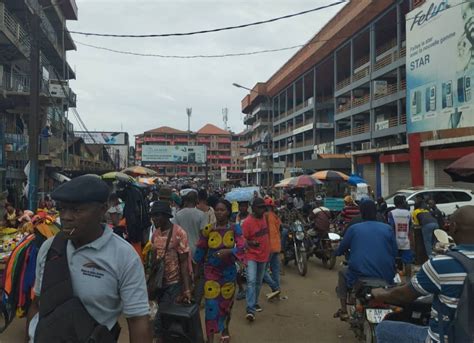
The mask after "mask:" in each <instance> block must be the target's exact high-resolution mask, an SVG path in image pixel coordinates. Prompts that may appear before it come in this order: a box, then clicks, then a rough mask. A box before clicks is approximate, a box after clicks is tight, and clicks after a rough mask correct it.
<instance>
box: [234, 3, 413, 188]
mask: <svg viewBox="0 0 474 343" xmlns="http://www.w3.org/2000/svg"><path fill="white" fill-rule="evenodd" d="M411 8H412V4H411V1H410V0H378V1H372V0H361V1H351V2H349V3H348V4H347V5H346V6H345V7H343V8H342V9H341V11H340V12H339V13H338V14H337V15H336V16H335V17H333V18H332V19H331V20H330V21H329V22H328V23H327V24H326V25H325V27H324V28H323V29H322V30H321V31H320V32H319V33H317V34H316V35H315V36H314V37H313V38H312V39H311V40H310V41H309V42H308V43H307V44H306V46H305V47H303V48H302V49H301V50H300V51H298V52H297V53H296V54H295V55H294V56H293V57H292V58H291V59H290V60H289V61H288V62H286V63H285V64H284V65H283V66H282V67H281V68H280V69H279V70H278V71H277V72H276V73H275V74H274V75H273V76H272V77H271V78H270V79H269V80H268V81H267V82H266V83H264V84H261V83H259V84H257V85H256V86H255V87H254V89H253V90H252V92H251V93H250V94H248V95H247V96H246V97H245V98H244V99H243V100H242V110H243V112H244V113H253V111H254V109H258V108H259V107H258V106H260V105H264V104H265V103H267V102H268V101H267V100H266V99H267V98H271V102H272V108H271V118H272V121H273V155H272V157H273V171H274V174H275V175H274V177H275V179H279V178H281V174H282V173H285V172H294V171H303V170H305V169H310V170H324V169H338V170H345V171H351V169H352V170H353V171H355V172H359V173H361V174H362V175H363V176H364V178H366V179H367V181H368V182H369V183H370V184H371V185H372V187H373V188H374V190H375V191H376V193H377V194H379V195H380V194H384V195H386V194H388V193H390V192H393V191H395V190H397V189H400V188H403V187H406V186H411V185H412V179H411V178H410V177H409V175H410V169H411V168H410V163H409V159H408V158H407V157H403V156H405V155H403V156H401V155H400V154H405V153H406V152H407V151H408V145H407V129H406V122H407V116H406V67H405V60H406V57H405V56H406V43H405V42H406V32H405V16H406V14H407V13H408V12H409V11H410V10H411ZM245 120H246V122H245V123H246V124H248V123H249V122H248V119H247V117H246V119H245ZM402 157H403V158H402ZM300 168H301V169H300ZM383 178H384V181H382V179H383Z"/></svg>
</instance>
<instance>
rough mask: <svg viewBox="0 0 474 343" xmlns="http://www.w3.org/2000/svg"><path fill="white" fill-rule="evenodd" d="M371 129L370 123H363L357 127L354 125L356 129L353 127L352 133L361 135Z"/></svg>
mask: <svg viewBox="0 0 474 343" xmlns="http://www.w3.org/2000/svg"><path fill="white" fill-rule="evenodd" d="M369 131H370V125H369V124H362V125H358V126H356V127H354V129H352V134H353V135H360V134H362V133H366V132H369Z"/></svg>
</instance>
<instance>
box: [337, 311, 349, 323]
mask: <svg viewBox="0 0 474 343" xmlns="http://www.w3.org/2000/svg"><path fill="white" fill-rule="evenodd" d="M333 317H334V318H339V319H340V320H341V321H343V322H345V321H347V320H348V319H349V314H348V313H347V312H343V311H342V310H341V309H339V310H337V312H336V313H334V315H333Z"/></svg>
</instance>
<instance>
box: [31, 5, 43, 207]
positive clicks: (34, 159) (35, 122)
mask: <svg viewBox="0 0 474 343" xmlns="http://www.w3.org/2000/svg"><path fill="white" fill-rule="evenodd" d="M30 27H31V32H30V34H31V52H30V72H31V82H30V119H29V128H28V136H29V147H28V155H29V160H30V175H29V188H28V208H29V209H30V210H31V211H35V210H36V208H37V204H38V181H39V180H38V178H39V162H38V154H39V132H40V128H39V123H40V120H39V119H40V110H41V109H40V95H39V93H40V49H39V48H40V47H39V44H40V43H39V31H40V18H39V16H38V13H37V12H36V10H35V11H34V13H33V14H32V17H31V25H30Z"/></svg>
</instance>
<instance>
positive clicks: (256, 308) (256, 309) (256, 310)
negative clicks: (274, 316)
mask: <svg viewBox="0 0 474 343" xmlns="http://www.w3.org/2000/svg"><path fill="white" fill-rule="evenodd" d="M262 311H263V308H261V307H260V305H255V312H262Z"/></svg>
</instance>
